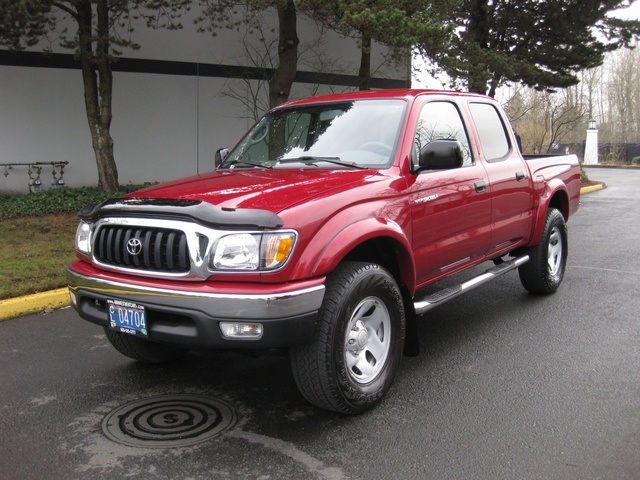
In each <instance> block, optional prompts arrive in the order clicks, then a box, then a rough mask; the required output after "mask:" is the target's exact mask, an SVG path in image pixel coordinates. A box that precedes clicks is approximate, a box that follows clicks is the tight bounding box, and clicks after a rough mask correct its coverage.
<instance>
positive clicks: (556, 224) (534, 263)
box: [519, 208, 568, 294]
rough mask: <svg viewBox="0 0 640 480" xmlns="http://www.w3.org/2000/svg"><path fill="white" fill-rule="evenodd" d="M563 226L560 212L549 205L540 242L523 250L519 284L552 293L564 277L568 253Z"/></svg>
mask: <svg viewBox="0 0 640 480" xmlns="http://www.w3.org/2000/svg"><path fill="white" fill-rule="evenodd" d="M567 247H568V241H567V225H566V223H565V221H564V217H563V216H562V214H561V213H560V212H559V211H558V210H556V209H555V208H550V209H549V211H548V212H547V216H546V218H545V222H544V228H543V230H542V237H541V239H540V243H539V244H538V245H536V246H535V247H532V248H531V249H529V251H528V252H527V253H528V254H529V257H530V260H529V261H528V262H527V263H525V264H524V265H522V266H521V267H520V268H519V273H520V281H521V282H522V286H523V287H524V288H525V289H527V290H529V291H530V292H532V293H543V294H549V293H553V292H555V291H556V290H557V289H558V287H559V286H560V283H561V282H562V279H563V277H564V271H565V267H566V265H567V253H568V248H567Z"/></svg>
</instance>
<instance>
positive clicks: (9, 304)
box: [0, 184, 604, 320]
mask: <svg viewBox="0 0 640 480" xmlns="http://www.w3.org/2000/svg"><path fill="white" fill-rule="evenodd" d="M603 188H604V185H603V184H599V185H592V186H590V187H583V188H581V189H580V194H581V195H584V194H585V193H591V192H596V191H598V190H602V189H603ZM69 304H70V300H69V290H68V289H66V288H60V289H58V290H52V291H50V292H42V293H36V294H34V295H27V296H26V297H19V298H12V299H9V300H0V320H6V319H8V318H12V317H17V316H19V315H26V314H28V313H36V312H40V311H43V310H45V309H46V308H60V307H66V306H67V305H69Z"/></svg>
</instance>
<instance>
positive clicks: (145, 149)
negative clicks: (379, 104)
mask: <svg viewBox="0 0 640 480" xmlns="http://www.w3.org/2000/svg"><path fill="white" fill-rule="evenodd" d="M268 20H269V19H268V17H265V21H268ZM272 20H273V19H271V24H273V21H272ZM183 24H184V25H185V29H183V30H179V31H167V30H149V29H147V28H145V27H143V26H141V27H138V28H136V31H135V33H134V40H135V41H136V42H138V43H140V44H141V45H142V48H141V49H140V50H135V51H130V50H128V51H125V52H123V57H125V58H127V59H145V60H156V61H173V62H192V64H191V65H187V66H188V67H193V66H194V65H193V64H195V63H197V64H200V65H202V66H212V65H213V66H215V65H245V66H250V67H255V66H256V65H255V63H256V62H255V61H252V60H250V59H248V55H247V51H248V50H249V51H253V52H254V53H256V54H259V53H262V52H261V51H260V50H253V49H254V48H262V47H260V46H261V45H262V44H261V43H260V42H259V41H257V40H256V38H255V37H252V36H250V35H248V34H247V32H246V31H240V32H237V31H229V30H222V31H220V32H218V35H217V36H215V37H213V36H211V35H210V34H208V33H196V32H195V27H192V26H191V25H192V22H191V20H190V19H189V18H185V19H184V20H183ZM298 34H299V36H300V39H301V44H300V48H299V51H300V57H301V58H300V61H299V70H303V71H304V70H306V71H317V70H319V69H320V70H322V71H323V72H325V73H328V72H332V73H335V74H341V75H351V76H355V75H357V70H358V67H359V61H360V50H359V48H358V45H357V41H356V40H354V39H351V38H342V37H340V36H338V35H337V34H335V33H333V32H324V33H323V34H322V32H320V31H319V29H318V27H317V26H316V25H315V24H314V23H313V22H311V21H310V20H308V19H304V18H300V19H299V22H298ZM269 41H270V40H269V39H267V43H268V42H269ZM243 42H248V43H249V44H250V45H252V47H249V48H247V47H245V46H244V43H243ZM256 45H257V47H256ZM54 50H55V51H56V53H64V54H69V51H68V50H63V49H54ZM0 53H1V52H0ZM384 53H385V50H384V48H383V47H380V46H375V47H374V51H373V54H374V55H373V56H374V58H373V65H374V69H375V72H374V76H375V77H378V78H387V79H395V80H396V82H395V84H396V85H397V84H399V83H402V82H404V83H405V84H406V85H408V84H409V82H410V72H409V68H410V66H409V64H408V61H407V65H404V66H400V67H398V66H396V65H390V64H386V63H385V59H384ZM0 63H1V62H0ZM133 63H134V64H135V62H133ZM180 65H182V64H180ZM180 65H179V66H180ZM320 65H322V66H320ZM115 68H116V69H117V68H118V67H117V66H116V67H115ZM142 70H144V68H142ZM184 73H185V72H181V74H157V73H136V72H122V71H116V72H114V87H113V122H112V127H111V134H112V136H113V139H114V155H115V159H116V163H117V166H118V173H119V180H120V184H127V183H142V182H146V181H166V180H170V179H174V178H178V177H182V176H186V175H192V174H196V173H200V172H206V171H209V170H211V169H212V168H213V156H214V152H215V150H216V149H218V148H220V147H232V146H233V145H234V144H235V143H236V142H237V141H238V140H239V138H240V136H241V135H242V134H243V133H244V132H245V131H246V129H247V128H248V127H249V126H250V125H251V124H252V123H253V115H252V112H251V111H249V109H247V108H246V107H245V106H244V105H243V104H242V102H240V101H239V100H237V99H235V98H231V97H230V96H228V95H229V93H230V92H231V89H232V88H233V89H234V90H235V91H240V92H242V91H243V88H244V85H245V83H246V81H245V80H243V79H233V78H232V79H229V78H218V77H212V76H197V75H189V74H184ZM353 81H354V82H355V81H356V79H355V78H353ZM251 84H252V86H253V87H254V88H256V87H257V85H258V82H257V81H251ZM348 88H349V87H347V86H345V85H320V86H319V85H313V84H309V83H298V84H295V85H294V88H293V90H292V94H291V98H297V97H301V96H306V95H311V94H315V93H324V92H329V91H344V90H346V89H348ZM262 103H263V104H266V99H264V98H263V99H262ZM61 161H68V162H69V165H68V166H67V167H66V168H65V172H64V180H65V183H66V185H70V186H91V185H96V184H97V168H96V165H95V157H94V153H93V149H92V147H91V138H90V134H89V127H88V124H87V119H86V112H85V107H84V97H83V87H82V78H81V73H80V70H79V69H73V68H71V69H69V68H42V67H32V66H24V67H23V66H10V65H7V64H6V63H5V64H4V65H2V64H0V164H3V163H27V162H61ZM26 172H27V167H18V166H15V167H13V168H12V169H10V170H8V173H9V175H8V176H6V177H5V176H4V175H0V193H7V192H9V193H26V192H27V191H28V175H27V173H26ZM2 173H4V170H3V169H2V167H0V174H2ZM50 183H51V168H50V167H45V168H44V169H43V172H42V185H43V188H48V187H49V185H50Z"/></svg>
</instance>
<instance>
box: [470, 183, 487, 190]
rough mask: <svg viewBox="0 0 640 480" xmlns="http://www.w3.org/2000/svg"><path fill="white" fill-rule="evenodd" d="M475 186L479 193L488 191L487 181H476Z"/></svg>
mask: <svg viewBox="0 0 640 480" xmlns="http://www.w3.org/2000/svg"><path fill="white" fill-rule="evenodd" d="M473 186H474V187H476V192H478V193H483V192H486V191H487V184H486V183H485V182H475V183H474V184H473Z"/></svg>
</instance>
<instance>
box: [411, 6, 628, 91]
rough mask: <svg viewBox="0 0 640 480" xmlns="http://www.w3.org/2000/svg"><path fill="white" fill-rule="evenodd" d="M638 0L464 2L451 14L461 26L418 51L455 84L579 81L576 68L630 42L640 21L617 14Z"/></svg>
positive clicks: (491, 87)
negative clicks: (438, 42) (615, 15)
mask: <svg viewBox="0 0 640 480" xmlns="http://www.w3.org/2000/svg"><path fill="white" fill-rule="evenodd" d="M634 1H635V0H525V1H522V0H521V1H515V0H458V1H457V5H455V6H454V8H451V9H450V10H449V11H448V12H447V16H448V17H449V19H450V21H451V22H452V23H453V24H455V25H456V28H455V29H454V30H451V32H452V35H451V36H450V37H449V38H448V39H447V41H445V42H444V43H443V44H442V45H440V46H439V47H436V48H434V45H433V42H432V39H430V38H423V39H422V40H421V41H419V42H418V43H417V46H418V49H419V51H420V52H421V53H422V54H423V55H424V56H425V57H426V58H429V59H430V60H431V61H433V62H434V63H435V64H436V66H437V67H439V68H440V69H441V70H442V71H444V72H445V73H446V74H447V75H448V76H449V77H450V78H451V79H452V81H453V82H454V83H455V84H462V85H463V86H465V87H466V88H467V89H468V90H470V91H472V92H477V93H488V94H489V95H491V96H493V95H494V94H495V92H496V89H497V88H498V87H499V86H500V85H503V84H505V83H507V82H521V83H522V84H524V85H528V86H531V87H535V88H538V89H549V88H554V87H559V88H564V87H568V86H571V85H575V84H576V83H578V77H577V75H576V74H577V72H579V71H581V70H584V69H587V68H592V67H595V66H598V65H600V64H602V62H603V59H604V55H605V53H607V52H610V51H613V50H616V49H618V48H621V47H629V46H631V45H632V44H633V41H634V39H637V38H638V35H639V34H640V21H637V20H633V21H631V20H620V19H616V18H612V17H610V16H609V14H610V12H611V11H613V10H615V9H619V8H624V7H626V6H629V5H630V4H631V3H633V2H634Z"/></svg>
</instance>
